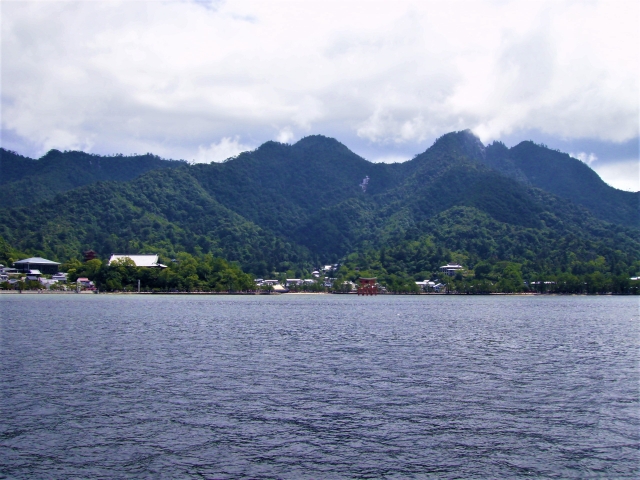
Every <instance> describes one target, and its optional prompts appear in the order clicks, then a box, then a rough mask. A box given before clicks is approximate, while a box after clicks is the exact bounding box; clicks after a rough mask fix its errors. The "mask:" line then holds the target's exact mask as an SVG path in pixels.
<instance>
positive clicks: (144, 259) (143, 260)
mask: <svg viewBox="0 0 640 480" xmlns="http://www.w3.org/2000/svg"><path fill="white" fill-rule="evenodd" d="M122 258H128V259H129V260H131V261H132V262H133V263H135V265H136V267H150V268H167V266H166V265H163V264H161V263H158V255H157V254H142V255H128V254H121V253H114V254H112V255H111V258H110V259H109V265H111V264H112V263H113V262H115V261H116V260H120V259H122Z"/></svg>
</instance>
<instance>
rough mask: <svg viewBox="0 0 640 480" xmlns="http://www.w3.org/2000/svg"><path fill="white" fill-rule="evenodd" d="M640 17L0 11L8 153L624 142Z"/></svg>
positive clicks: (170, 4)
mask: <svg viewBox="0 0 640 480" xmlns="http://www.w3.org/2000/svg"><path fill="white" fill-rule="evenodd" d="M639 8H640V7H639V4H638V3H637V2H635V1H629V2H627V1H616V2H610V1H597V0H594V1H591V2H578V1H561V2H559V1H504V0H495V1H492V0H486V1H474V2H469V1H450V2H441V1H435V0H434V1H424V2H413V1H410V0H398V1H396V2H382V1H380V2H355V1H341V2H337V1H328V2H326V1H325V2H319V1H306V2H299V1H297V2H296V1H289V2H286V1H280V2H278V1H274V2H264V1H257V0H247V1H227V2H218V1H194V2H185V1H167V2H127V1H109V2H104V1H100V2H56V1H51V2H3V4H2V17H1V25H0V27H1V28H0V35H1V37H0V41H1V42H2V58H1V67H2V100H1V101H2V104H1V111H2V122H1V124H2V130H3V142H8V141H10V142H11V145H5V146H7V147H10V148H13V149H15V150H17V151H20V152H21V153H25V154H31V155H37V154H41V153H44V152H45V151H46V150H47V149H49V148H62V149H65V148H81V149H85V150H90V151H94V152H100V153H114V152H122V153H133V152H146V151H151V152H154V153H158V154H160V155H163V156H165V157H174V158H193V157H194V156H196V157H198V156H200V155H203V157H202V158H209V157H207V155H208V153H207V152H213V150H212V149H213V148H214V147H212V146H211V145H210V141H211V140H210V139H211V138H217V139H225V138H226V139H228V143H229V145H232V144H233V142H239V140H238V139H239V138H242V139H243V141H244V142H246V143H249V144H251V145H258V144H260V143H262V142H264V141H266V140H269V139H273V138H275V139H278V140H280V141H285V142H290V141H292V140H293V138H294V133H293V132H294V131H296V132H304V134H309V133H329V132H331V134H333V135H335V136H338V137H341V138H344V137H348V138H352V139H354V140H355V141H358V142H361V143H362V144H367V145H378V146H380V147H381V148H382V147H384V146H394V148H395V146H398V145H407V146H417V145H420V144H422V143H424V142H427V141H429V140H430V139H433V138H435V137H437V136H439V135H442V134H443V133H446V132H448V131H451V130H459V129H463V128H472V129H473V130H474V131H475V132H476V133H477V134H478V135H480V137H481V138H482V140H483V141H489V140H492V139H497V138H501V137H502V136H505V135H509V134H513V133H514V132H519V131H540V132H542V133H544V134H546V135H552V136H556V137H558V138H567V139H576V138H592V139H599V140H605V141H614V142H621V141H625V140H628V139H630V138H634V137H637V136H638V128H639V125H638V117H639V106H638V104H639V93H638V77H639V75H638V73H639V72H638V70H639V64H638V58H639V48H640V47H639V45H640V34H639V31H640V29H639V28H638V15H639ZM274 125H275V126H277V130H276V133H274ZM282 126H286V127H284V128H283V127H282ZM220 143H222V141H221V142H220ZM206 145H209V146H208V147H204V146H206ZM215 145H217V146H216V147H215V148H222V147H221V146H220V144H215ZM348 146H350V147H351V148H356V149H357V148H358V145H348ZM224 148H227V147H224ZM229 148H231V147H229ZM411 148H413V147H411ZM231 150H232V149H231ZM231 150H229V151H231ZM221 151H222V150H221ZM203 152H204V153H203ZM413 153H417V152H416V151H414V152H413ZM212 154H213V153H212ZM216 155H217V153H216ZM198 158H200V157H198Z"/></svg>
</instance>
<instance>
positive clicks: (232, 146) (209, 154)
mask: <svg viewBox="0 0 640 480" xmlns="http://www.w3.org/2000/svg"><path fill="white" fill-rule="evenodd" d="M252 149H253V148H252V147H250V146H248V145H243V144H241V143H240V139H239V138H238V137H237V136H236V137H235V138H230V137H224V138H222V139H221V140H220V141H219V142H218V143H212V144H211V145H209V146H208V147H203V146H202V145H201V146H199V147H198V153H197V154H196V157H195V158H194V162H195V163H211V162H222V161H224V160H226V159H228V158H231V157H235V156H237V155H238V154H240V153H242V152H246V151H247V150H252Z"/></svg>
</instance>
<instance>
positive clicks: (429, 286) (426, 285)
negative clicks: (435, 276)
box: [416, 280, 436, 292]
mask: <svg viewBox="0 0 640 480" xmlns="http://www.w3.org/2000/svg"><path fill="white" fill-rule="evenodd" d="M416 285H417V286H418V287H419V288H420V289H421V290H422V291H424V292H431V291H433V287H435V286H436V282H431V281H429V280H423V281H422V282H416Z"/></svg>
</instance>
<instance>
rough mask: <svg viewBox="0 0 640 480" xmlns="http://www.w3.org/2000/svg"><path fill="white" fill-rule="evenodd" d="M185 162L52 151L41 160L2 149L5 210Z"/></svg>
mask: <svg viewBox="0 0 640 480" xmlns="http://www.w3.org/2000/svg"><path fill="white" fill-rule="evenodd" d="M184 163H185V162H181V161H174V160H163V159H161V158H160V157H157V156H155V155H151V154H146V155H134V156H129V157H125V156H122V155H117V156H112V157H102V156H99V155H90V154H87V153H84V152H60V151H58V150H50V151H49V152H48V153H47V154H46V155H45V156H43V157H42V158H40V159H39V160H34V159H32V158H28V157H23V156H22V155H18V154H17V153H15V152H11V151H8V150H5V149H4V148H0V188H2V197H3V199H2V201H3V205H4V206H5V207H14V206H20V205H32V204H35V203H38V202H40V201H42V200H47V199H50V198H53V197H54V196H55V195H56V194H57V193H62V192H66V191H69V190H72V189H74V188H77V187H80V186H83V185H88V184H91V183H95V182H97V181H104V180H118V181H128V180H131V179H133V178H136V177H138V176H139V175H142V174H143V173H145V172H148V171H149V170H155V169H158V168H172V167H177V166H180V165H184Z"/></svg>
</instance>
